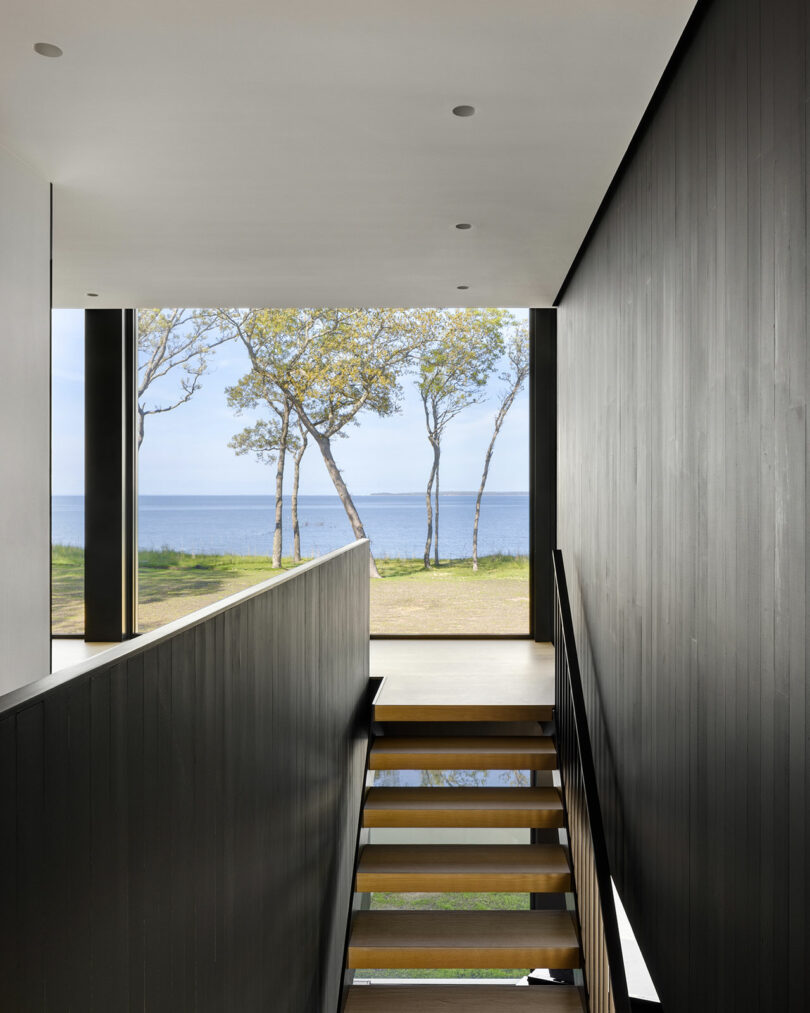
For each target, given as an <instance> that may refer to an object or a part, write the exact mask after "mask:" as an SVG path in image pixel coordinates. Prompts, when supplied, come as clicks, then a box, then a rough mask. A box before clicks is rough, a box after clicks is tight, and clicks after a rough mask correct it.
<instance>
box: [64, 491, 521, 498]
mask: <svg viewBox="0 0 810 1013" xmlns="http://www.w3.org/2000/svg"><path fill="white" fill-rule="evenodd" d="M355 495H356V497H357V498H358V499H359V498H360V497H361V496H368V497H369V498H371V497H374V498H375V499H376V498H378V497H381V496H424V495H425V490H424V489H423V490H421V491H418V492H359V493H356V494H355ZM477 495H478V492H477V490H475V489H471V490H467V491H464V490H461V491H458V490H455V489H451V490H449V491H447V492H440V493H439V496H440V497H442V496H477ZM484 495H485V496H528V495H529V491H528V489H524V490H517V491H515V492H498V491H497V490H494V491H490V490H489V489H485V490H484ZM218 497H219V498H222V499H272V498H273V494H272V493H264V492H244V493H240V492H189V493H182V492H180V493H178V492H142V493H140V494H139V499H158V498H165V499H201V498H204V499H217V498H218ZM307 497H312V498H318V499H323V498H324V497H334V498H335V499H339V497H338V495H337V493H334V492H309V493H306V492H302V493H301V499H306V498H307ZM284 498H285V499H288V498H289V493H286V492H285V493H284ZM52 499H84V494H83V493H80V492H79V493H76V492H55V493H52Z"/></svg>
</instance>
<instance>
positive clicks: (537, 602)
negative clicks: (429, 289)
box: [529, 309, 557, 641]
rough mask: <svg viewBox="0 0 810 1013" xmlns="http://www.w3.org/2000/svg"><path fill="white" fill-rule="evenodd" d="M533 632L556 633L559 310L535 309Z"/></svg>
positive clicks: (544, 636) (539, 635)
mask: <svg viewBox="0 0 810 1013" xmlns="http://www.w3.org/2000/svg"><path fill="white" fill-rule="evenodd" d="M529 346H530V354H531V364H530V374H529V419H530V444H529V445H530V450H529V453H530V464H529V476H530V478H529V481H530V486H531V522H530V534H531V601H532V605H531V609H532V636H533V637H534V639H535V640H541V641H550V640H552V639H553V620H554V574H553V571H552V565H551V553H552V550H553V549H555V548H556V547H557V311H556V309H531V310H529Z"/></svg>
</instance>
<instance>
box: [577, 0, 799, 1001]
mask: <svg viewBox="0 0 810 1013" xmlns="http://www.w3.org/2000/svg"><path fill="white" fill-rule="evenodd" d="M809 20H810V14H809V13H808V6H807V4H806V3H805V2H803V0H769V2H766V0H715V2H714V3H713V4H712V5H711V6H710V8H709V10H708V12H707V14H706V16H705V18H704V20H703V22H702V23H701V25H700V28H699V30H698V32H697V34H696V36H695V38H694V39H693V41H692V43H691V46H690V48H689V49H688V51H687V52H686V54H685V57H684V59H683V61H682V63H681V64H680V67H679V69H678V72H677V73H676V75H675V77H674V79H673V81H672V83H671V85H670V87H669V89H668V91H667V93H666V94H665V96H664V98H663V101H662V102H661V104H660V105H659V107H658V109H657V112H656V114H655V116H654V117H653V119H652V121H651V123H650V125H649V127H648V129H647V130H646V133H645V135H644V137H643V138H642V139H641V142H640V144H639V146H638V148H637V149H636V151H635V154H634V156H633V158H632V160H631V161H630V163H629V165H628V167H627V171H626V172H625V174H624V175H623V177H622V179H621V181H620V182H619V184H618V186H617V188H616V190H615V192H614V194H613V196H612V199H611V202H610V204H609V205H608V207H607V210H606V213H605V215H604V217H603V218H602V220H601V222H600V224H599V226H598V228H597V229H596V231H595V233H594V235H593V238H592V241H591V243H590V244H589V246H588V248H587V251H586V252H585V255H584V257H583V259H582V260H581V262H580V264H579V266H578V268H577V270H576V272H575V273H574V275H573V277H572V279H571V282H570V284H569V286H568V288H567V290H566V291H565V294H564V296H563V298H562V300H561V303H560V306H559V309H558V355H559V395H558V396H559V405H558V410H559V429H558V433H559V458H558V482H559V499H558V518H559V520H558V524H559V543H560V546H561V548H562V549H563V552H564V554H565V558H566V565H567V567H568V569H569V579H570V583H571V585H572V592H573V590H574V589H575V588H576V586H577V584H578V585H579V589H580V591H581V600H580V602H579V604H578V606H575V619H576V625H577V636H578V641H579V642H580V644H581V645H585V644H587V643H588V642H589V643H590V647H591V649H592V654H591V655H590V657H589V656H588V654H587V653H586V651H585V649H584V647H581V650H582V653H583V658H582V659H581V660H582V662H583V675H584V678H585V682H586V688H587V693H588V703H589V710H590V713H591V721H592V725H593V729H592V732H593V737H594V747H595V752H596V759H597V769H598V770H599V771H600V774H601V778H602V785H601V788H602V797H603V804H604V809H605V817H606V823H607V826H608V835H609V838H610V846H611V852H612V860H613V863H614V867H615V873H616V878H617V882H618V886H619V889H620V893H621V894H622V898H623V900H624V902H625V906H626V908H627V910H628V914H629V916H630V918H631V921H632V922H633V924H634V927H635V928H636V930H637V935H638V936H639V939H640V942H641V945H642V949H643V951H644V953H645V956H646V957H647V959H648V963H649V964H650V968H651V971H652V974H653V978H654V980H655V983H656V986H657V987H658V991H659V993H660V994H661V998H662V1001H663V1003H664V1006H665V1008H666V1009H668V1010H673V1011H681V1010H689V1011H691V1013H699V1011H703V1010H707V1011H709V1010H711V1011H713V1013H723V1011H726V1010H728V1011H731V1010H735V1011H736V1010H742V1009H746V1010H749V1009H751V1010H753V1009H763V1010H764V1009H767V1010H774V1011H777V1010H778V1011H780V1013H783V1011H796V1013H798V1011H803V1010H806V1009H808V1008H810V986H809V985H808V967H809V966H810V961H808V960H807V953H808V937H807V922H808V911H809V910H810V893H809V892H808V843H809V842H808V830H809V828H808V820H810V800H809V798H808V775H809V774H810V752H809V751H808V737H809V736H810V692H808V684H807V683H808V675H807V663H808V634H809V632H810V624H809V623H808V580H809V579H810V568H808V534H809V531H808V524H809V521H808V513H809V512H810V502H809V501H808V441H807V390H808V312H807V309H808V307H807V293H808V269H809V268H810V258H808V220H807V212H808V201H807V198H808V173H807V130H808V125H810V103H808V97H809V96H810V74H808V69H809V68H808V52H809V51H810V36H808V27H809V25H808V22H809Z"/></svg>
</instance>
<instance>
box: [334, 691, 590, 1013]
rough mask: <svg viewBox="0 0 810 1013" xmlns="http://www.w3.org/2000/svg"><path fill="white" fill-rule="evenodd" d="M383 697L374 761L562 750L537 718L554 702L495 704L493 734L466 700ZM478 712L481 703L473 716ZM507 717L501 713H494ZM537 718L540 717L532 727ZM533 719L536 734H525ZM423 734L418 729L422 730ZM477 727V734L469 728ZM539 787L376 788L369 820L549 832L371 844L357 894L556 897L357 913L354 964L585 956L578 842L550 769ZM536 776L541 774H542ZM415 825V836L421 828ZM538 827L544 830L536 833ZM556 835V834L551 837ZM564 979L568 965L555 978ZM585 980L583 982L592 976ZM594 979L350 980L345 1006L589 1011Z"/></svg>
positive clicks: (461, 759)
mask: <svg viewBox="0 0 810 1013" xmlns="http://www.w3.org/2000/svg"><path fill="white" fill-rule="evenodd" d="M391 711H392V709H391V708H388V709H387V710H383V709H381V708H379V707H377V708H375V714H374V717H375V721H376V722H378V724H377V725H376V728H377V729H378V730H380V731H382V732H383V733H384V734H380V735H378V736H377V737H376V738H375V739H374V741H373V744H372V747H371V750H370V754H369V768H370V769H371V770H529V771H537V772H540V771H546V772H548V771H552V770H554V769H555V768H556V766H557V753H556V750H555V745H554V741H553V739H552V738H551V737H549V736H547V735H543V734H541V724H540V722H548V721H549V720H550V718H551V711H550V708H547V707H526V708H525V709H524V710H522V711H520V712H517V711H516V709H515V708H514V707H510V708H508V709H506V708H505V709H504V710H503V712H502V713H499V712H498V710H497V708H495V709H490V710H489V712H488V713H487V718H488V720H489V722H492V724H490V725H488V726H487V734H479V731H480V727H479V726H478V725H476V724H469V723H466V722H465V718H466V717H467V715H465V714H464V712H463V710H460V709H458V708H453V709H452V710H450V709H447V710H445V709H442V708H441V707H437V706H418V705H416V706H413V707H409V708H399V709H395V712H393V713H392V712H391ZM480 717H481V715H478V714H475V713H470V715H469V721H470V722H475V721H476V720H480ZM499 720H500V724H497V722H498V721H499ZM527 722H528V723H529V724H528V726H527ZM527 727H528V728H531V729H533V730H535V731H536V732H537V734H526V730H527ZM414 728H416V729H419V730H420V731H422V734H413V729H414ZM473 729H474V730H475V734H471V731H472V730H473ZM542 780H543V781H544V782H545V784H544V786H540V787H534V786H532V787H418V788H414V787H369V788H367V790H366V795H365V802H364V807H363V813H362V825H363V827H364V828H367V829H374V828H379V827H401V828H409V829H410V830H413V829H414V828H416V829H417V831H418V830H419V829H423V830H424V831H425V834H426V836H429V834H430V829H431V828H436V827H455V828H515V827H518V828H529V829H532V830H535V831H543V832H544V834H542V836H543V837H544V842H543V843H532V844H436V843H429V842H428V841H427V840H426V841H425V842H424V843H409V844H367V845H365V846H364V847H363V848H362V849H361V851H360V854H359V859H358V864H357V874H356V883H355V889H356V891H357V892H358V893H373V892H394V893H407V892H419V893H423V892H424V893H449V892H455V891H465V892H472V893H482V892H497V893H505V892H525V893H530V894H544V895H546V896H548V895H551V894H556V895H559V896H558V897H557V902H556V904H554V903H553V902H552V903H551V904H548V903H546V904H543V905H537V906H538V907H542V909H537V910H520V911H514V910H485V911H481V910H474V911H460V910H449V911H448V910H416V911H414V910H406V911H381V910H380V911H376V910H374V911H372V910H359V911H356V912H355V914H354V916H353V919H352V924H351V927H350V934H349V942H348V948H347V954H348V967H349V968H350V969H358V968H375V967H376V968H392V969H403V968H408V969H420V968H421V969H435V968H464V969H475V968H481V969H484V968H487V969H497V968H520V967H523V968H550V969H553V970H554V971H558V972H564V971H568V972H569V974H568V977H569V979H571V980H573V976H572V975H571V974H570V971H571V969H579V968H581V967H582V965H583V959H582V952H581V949H580V938H579V929H578V923H577V919H576V915H575V914H574V913H573V912H571V911H569V910H567V909H566V903H565V895H566V894H568V895H569V905H568V906H569V907H570V906H571V904H570V896H571V891H572V889H573V883H572V876H571V870H570V865H569V856H568V850H567V848H566V847H564V846H563V844H562V843H559V839H560V835H559V833H558V832H557V831H558V830H559V829H560V828H563V827H564V826H565V811H564V807H563V800H562V797H561V794H560V791H559V789H558V788H557V787H554V786H551V785H550V782H551V776H550V775H549V774H546V775H545V776H543V777H542ZM533 781H534V778H533ZM409 836H413V835H412V834H410V835H409ZM534 836H535V837H540V836H541V834H535V835H534ZM549 838H551V840H549ZM557 976H558V977H562V974H559V975H557ZM577 980H581V976H580V977H578V979H577ZM584 1002H585V1000H584V997H583V990H582V989H580V988H578V987H575V986H574V985H572V984H557V983H551V982H543V983H538V984H530V985H528V986H517V985H509V984H478V983H475V984H455V983H452V984H450V983H437V984H424V983H421V982H420V983H418V984H407V983H405V982H403V983H396V984H387V983H386V984H353V985H352V986H351V987H350V989H349V990H348V996H347V1000H346V1004H345V1013H399V1011H402V1013H405V1011H412V1010H418V1011H420V1013H439V1011H444V1013H450V1011H455V1010H458V1011H466V1013H477V1011H479V1010H480V1011H484V1010H486V1011H487V1013H498V1011H501V1010H502V1011H504V1013H518V1011H521V1013H523V1011H526V1013H528V1011H536V1013H544V1011H545V1013H573V1011H576V1013H582V1011H583V1010H584V1009H586V1006H585V1004H584Z"/></svg>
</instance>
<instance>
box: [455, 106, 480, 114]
mask: <svg viewBox="0 0 810 1013" xmlns="http://www.w3.org/2000/svg"><path fill="white" fill-rule="evenodd" d="M453 115H454V116H475V106H456V107H455V108H454V109H453Z"/></svg>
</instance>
